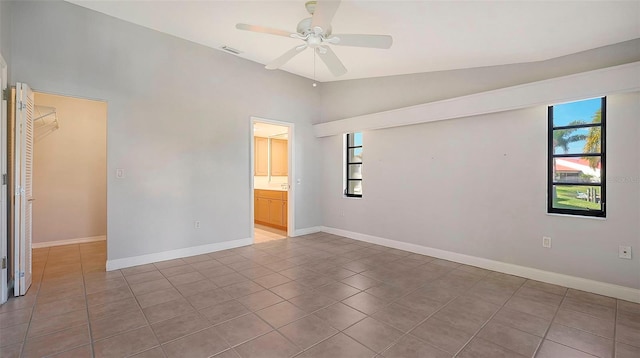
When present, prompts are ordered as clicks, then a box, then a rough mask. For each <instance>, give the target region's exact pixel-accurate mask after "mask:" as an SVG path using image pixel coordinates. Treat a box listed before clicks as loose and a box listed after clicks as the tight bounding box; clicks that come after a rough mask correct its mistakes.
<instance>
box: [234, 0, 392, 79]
mask: <svg viewBox="0 0 640 358" xmlns="http://www.w3.org/2000/svg"><path fill="white" fill-rule="evenodd" d="M339 6H340V1H333V0H326V1H321V0H320V1H308V2H307V3H306V4H305V8H306V9H307V12H309V14H311V17H309V18H306V19H303V20H302V21H300V22H299V23H298V26H297V28H296V32H293V33H292V32H288V31H285V30H279V29H273V28H270V27H265V26H256V25H248V24H236V28H237V29H238V30H245V31H252V32H259V33H264V34H270V35H278V36H285V37H290V38H294V39H298V40H302V41H304V44H302V45H298V46H295V47H293V48H292V49H290V50H289V51H287V52H285V53H284V54H283V55H282V56H280V57H278V58H276V59H275V60H273V61H272V62H270V63H269V64H267V65H266V66H265V68H266V69H269V70H275V69H278V68H280V67H282V66H284V65H285V64H286V63H287V62H289V60H291V59H292V58H294V57H295V56H296V55H298V54H299V53H300V52H302V51H304V50H305V49H307V48H311V49H313V50H314V51H315V53H316V54H317V55H318V57H320V59H321V60H322V62H324V64H325V65H326V66H327V68H328V69H329V71H331V73H332V74H333V75H334V76H336V77H338V76H342V75H344V74H345V73H347V69H346V67H344V65H343V64H342V61H340V59H339V58H338V56H336V54H335V53H334V52H333V50H332V49H331V47H329V45H337V46H355V47H367V48H380V49H388V48H390V47H391V45H392V44H393V38H392V37H391V36H389V35H362V34H340V35H333V34H332V29H331V20H332V19H333V16H334V15H335V13H336V11H337V10H338V7H339Z"/></svg>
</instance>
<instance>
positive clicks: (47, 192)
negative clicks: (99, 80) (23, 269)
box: [33, 93, 107, 243]
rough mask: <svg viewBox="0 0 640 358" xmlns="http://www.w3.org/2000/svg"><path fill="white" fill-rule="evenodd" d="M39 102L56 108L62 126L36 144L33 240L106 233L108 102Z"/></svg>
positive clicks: (49, 98) (39, 97)
mask: <svg viewBox="0 0 640 358" xmlns="http://www.w3.org/2000/svg"><path fill="white" fill-rule="evenodd" d="M35 103H36V105H38V106H48V107H55V108H56V110H57V114H58V121H59V122H60V128H59V129H58V130H56V131H53V132H51V133H50V134H48V135H47V136H46V137H43V138H40V139H39V140H37V141H36V142H35V144H34V164H33V175H34V179H33V193H34V194H33V196H34V198H35V199H36V200H35V201H34V205H33V242H35V243H39V242H47V241H58V240H68V239H77V238H84V237H92V236H101V235H106V233H107V177H106V163H107V151H106V148H107V135H106V133H107V132H106V130H107V103H106V102H100V101H91V100H86V99H79V98H72V97H63V96H55V95H49V94H43V93H36V95H35ZM36 125H37V123H36ZM38 132H39V131H38V130H37V129H36V137H38Z"/></svg>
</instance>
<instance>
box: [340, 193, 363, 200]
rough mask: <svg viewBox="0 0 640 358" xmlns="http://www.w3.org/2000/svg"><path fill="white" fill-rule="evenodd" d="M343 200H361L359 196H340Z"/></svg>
mask: <svg viewBox="0 0 640 358" xmlns="http://www.w3.org/2000/svg"><path fill="white" fill-rule="evenodd" d="M342 198H343V199H353V200H362V197H361V196H346V195H344V194H343V195H342Z"/></svg>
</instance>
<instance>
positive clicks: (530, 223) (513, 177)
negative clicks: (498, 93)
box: [322, 93, 640, 288]
mask: <svg viewBox="0 0 640 358" xmlns="http://www.w3.org/2000/svg"><path fill="white" fill-rule="evenodd" d="M639 116H640V95H639V94H638V93H633V94H623V95H614V96H611V97H609V99H608V117H607V119H608V127H607V131H608V133H607V140H608V142H607V151H608V154H607V164H608V168H607V185H608V186H607V197H608V199H607V200H608V202H607V219H606V220H598V219H587V218H580V217H561V216H549V215H546V185H547V184H546V180H547V179H546V168H547V155H546V153H547V109H546V107H544V106H543V107H535V108H528V109H524V110H517V111H509V112H502V113H495V114H489V115H483V116H477V117H471V118H461V119H454V120H448V121H442V122H434V123H427V124H421V125H414V126H405V127H397V128H391V129H384V130H376V131H367V132H365V133H364V136H363V145H364V163H365V164H364V167H363V176H364V180H363V192H364V196H363V198H362V199H361V200H354V199H346V198H343V197H342V170H343V165H342V155H343V154H342V138H341V136H332V137H328V138H323V139H322V148H323V164H324V168H325V171H324V176H323V177H324V180H325V182H326V183H327V185H326V186H325V187H324V193H323V197H324V198H325V204H324V224H325V226H329V227H334V228H339V229H343V230H348V231H353V232H358V233H364V234H368V235H373V236H377V237H382V238H387V239H392V240H398V241H402V242H407V243H413V244H417V245H423V246H427V247H432V248H437V249H442V250H447V251H453V252H457V253H462V254H467V255H472V256H477V257H482V258H487V259H492V260H497V261H503V262H507V263H513V264H517V265H522V266H528V267H533V268H538V269H542V270H547V271H552V272H558V273H562V274H567V275H572V276H577V277H583V278H588V279H592V280H597V281H603V282H608V283H613V284H618V285H622V286H626V287H632V288H640V274H639V272H640V255H639V254H635V256H634V259H633V260H622V259H618V257H617V256H618V252H617V250H618V245H622V244H625V245H632V246H634V249H635V250H636V252H639V251H640V235H639V233H640V220H638V218H639V217H640V201H639V200H638V198H640V186H639V185H638V183H639V182H640V145H639V142H638V138H639V137H640V122H638V120H637V118H638V117H639ZM390 173H393V175H390ZM542 236H551V237H552V239H553V248H552V249H550V250H549V249H543V248H542V245H541V238H542Z"/></svg>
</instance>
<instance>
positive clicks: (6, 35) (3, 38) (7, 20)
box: [0, 1, 12, 68]
mask: <svg viewBox="0 0 640 358" xmlns="http://www.w3.org/2000/svg"><path fill="white" fill-rule="evenodd" d="M11 4H12V2H10V1H0V53H2V56H3V57H4V60H5V61H6V62H7V65H8V67H9V68H10V67H11V66H10V61H11V19H12V16H11V14H12V12H11Z"/></svg>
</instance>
